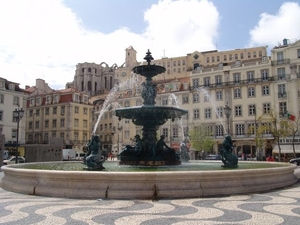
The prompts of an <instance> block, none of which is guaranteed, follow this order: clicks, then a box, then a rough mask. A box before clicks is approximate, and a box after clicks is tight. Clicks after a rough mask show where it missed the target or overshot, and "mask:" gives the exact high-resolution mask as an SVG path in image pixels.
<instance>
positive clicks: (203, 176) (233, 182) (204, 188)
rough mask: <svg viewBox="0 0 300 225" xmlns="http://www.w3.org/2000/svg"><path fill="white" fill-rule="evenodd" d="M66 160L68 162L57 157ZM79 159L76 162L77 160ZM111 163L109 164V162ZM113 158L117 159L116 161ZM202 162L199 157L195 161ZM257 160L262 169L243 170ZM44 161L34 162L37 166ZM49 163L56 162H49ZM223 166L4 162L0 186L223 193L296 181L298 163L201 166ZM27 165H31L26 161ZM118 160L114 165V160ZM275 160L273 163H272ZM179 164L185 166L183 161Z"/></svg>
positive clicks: (55, 191)
mask: <svg viewBox="0 0 300 225" xmlns="http://www.w3.org/2000/svg"><path fill="white" fill-rule="evenodd" d="M52 163H53V164H54V163H55V164H58V163H59V164H61V165H62V167H63V165H64V163H65V162H52ZM76 163H77V164H80V162H74V165H75V164H76ZM109 163H110V162H106V163H105V165H104V166H105V167H106V166H107V167H109V165H110V164H109ZM112 163H113V162H112ZM195 163H196V164H197V162H195ZM251 163H255V164H257V165H258V167H259V165H260V164H261V168H255V169H240V167H241V168H243V167H244V166H245V167H247V165H251ZM38 164H41V163H29V164H27V165H32V166H34V165H38ZM44 164H45V165H46V164H48V165H49V164H50V165H51V163H44ZM202 164H203V165H204V167H205V165H207V164H212V165H213V168H217V167H218V168H219V167H221V163H220V162H219V161H216V162H211V161H210V162H203V161H201V163H199V165H200V167H198V168H199V170H196V169H191V170H190V169H189V170H181V171H174V170H172V171H158V170H159V169H158V168H157V167H155V168H153V170H151V169H149V167H148V168H147V170H151V171H145V170H142V171H141V170H140V171H126V170H125V171H97V172H96V171H66V170H42V169H26V168H22V166H23V165H22V164H18V165H11V166H3V167H2V171H4V177H3V178H2V180H1V187H2V188H3V189H5V190H7V191H12V192H17V193H23V194H29V195H39V196H52V197H67V198H80V199H82V198H84V199H93V198H97V199H98V198H101V199H161V198H194V197H207V196H224V195H234V194H246V193H255V192H262V191H268V190H272V189H276V188H282V187H286V186H289V185H292V184H294V183H296V182H297V180H298V178H297V177H296V176H295V175H294V169H295V168H296V166H295V165H293V164H286V163H270V164H269V165H270V166H267V167H266V166H265V165H266V164H268V163H266V162H239V169H225V168H220V169H213V170H201V171H200V169H201V165H202ZM27 165H26V166H27ZM112 165H115V164H112ZM271 165H272V166H271ZM179 167H180V166H179Z"/></svg>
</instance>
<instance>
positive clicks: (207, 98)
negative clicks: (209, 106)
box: [204, 94, 210, 102]
mask: <svg viewBox="0 0 300 225" xmlns="http://www.w3.org/2000/svg"><path fill="white" fill-rule="evenodd" d="M209 101H210V97H209V95H208V94H205V95H204V102H209Z"/></svg>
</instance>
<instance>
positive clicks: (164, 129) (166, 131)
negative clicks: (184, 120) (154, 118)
mask: <svg viewBox="0 0 300 225" xmlns="http://www.w3.org/2000/svg"><path fill="white" fill-rule="evenodd" d="M163 135H164V136H165V138H167V137H169V132H168V128H163Z"/></svg>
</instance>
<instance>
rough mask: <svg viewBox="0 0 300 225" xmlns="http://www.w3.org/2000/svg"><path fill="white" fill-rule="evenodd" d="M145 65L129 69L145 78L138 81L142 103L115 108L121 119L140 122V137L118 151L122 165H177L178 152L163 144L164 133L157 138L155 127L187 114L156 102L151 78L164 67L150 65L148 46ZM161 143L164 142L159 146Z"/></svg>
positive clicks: (156, 128)
mask: <svg viewBox="0 0 300 225" xmlns="http://www.w3.org/2000/svg"><path fill="white" fill-rule="evenodd" d="M144 59H145V60H146V61H147V65H142V66H136V67H134V68H133V69H132V71H133V72H134V73H136V74H139V75H142V76H143V77H145V78H146V80H145V81H144V82H143V83H142V98H143V100H144V101H143V105H142V106H135V107H129V108H121V109H117V110H116V111H115V113H116V116H117V117H119V120H121V119H130V120H131V121H132V122H133V123H134V124H135V125H137V126H142V127H143V128H142V137H140V136H139V135H136V136H135V138H136V144H135V146H126V148H125V149H124V150H123V151H122V152H121V153H120V155H119V159H120V164H122V165H124V164H125V165H151V166H155V165H157V166H159V165H178V164H181V161H180V153H179V152H176V151H175V150H174V149H172V148H169V147H167V146H166V145H164V140H163V139H164V137H162V136H161V139H160V140H159V141H158V140H157V130H158V129H159V126H161V125H163V124H164V123H166V122H167V121H168V119H171V120H172V122H173V121H174V120H175V119H176V118H178V119H179V118H181V116H182V115H184V114H187V113H188V111H187V110H183V109H179V108H176V107H170V106H156V105H155V103H156V102H155V98H156V84H155V83H154V82H153V80H152V78H153V77H154V76H156V75H158V74H160V73H164V72H165V71H166V69H165V68H164V67H162V66H157V65H151V64H150V63H151V60H153V57H152V56H151V52H150V51H149V50H148V52H147V53H146V56H145V58H144ZM162 146H165V147H163V148H162Z"/></svg>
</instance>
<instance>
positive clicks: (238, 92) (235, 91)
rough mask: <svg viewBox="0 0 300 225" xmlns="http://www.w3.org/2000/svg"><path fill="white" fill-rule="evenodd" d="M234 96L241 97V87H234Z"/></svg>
mask: <svg viewBox="0 0 300 225" xmlns="http://www.w3.org/2000/svg"><path fill="white" fill-rule="evenodd" d="M233 91H234V98H242V94H241V89H240V88H235V89H234V90H233Z"/></svg>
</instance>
